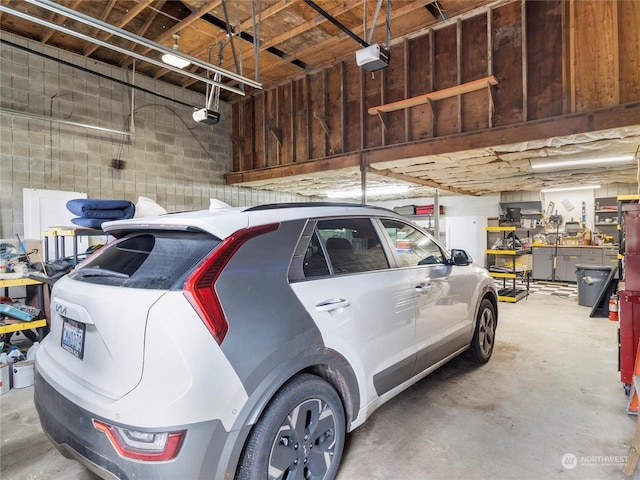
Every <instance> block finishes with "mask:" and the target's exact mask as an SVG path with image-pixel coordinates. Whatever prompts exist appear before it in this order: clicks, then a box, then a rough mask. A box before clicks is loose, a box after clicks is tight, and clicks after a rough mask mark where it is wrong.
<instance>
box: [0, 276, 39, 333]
mask: <svg viewBox="0 0 640 480" xmlns="http://www.w3.org/2000/svg"><path fill="white" fill-rule="evenodd" d="M28 285H35V286H36V287H37V289H38V309H39V310H40V316H39V318H36V319H34V320H31V321H30V322H24V321H20V320H17V319H13V318H11V317H8V318H7V319H5V320H4V321H3V322H2V323H0V335H1V334H5V333H12V332H18V331H21V330H31V329H36V330H37V331H38V335H39V337H40V339H42V338H44V336H45V335H46V327H47V319H46V317H45V304H44V302H45V299H44V282H42V281H40V280H36V279H32V278H27V277H22V278H12V279H0V289H2V292H3V295H4V296H5V297H8V296H9V288H12V287H25V286H28Z"/></svg>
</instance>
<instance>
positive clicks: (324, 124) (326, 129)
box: [313, 112, 330, 137]
mask: <svg viewBox="0 0 640 480" xmlns="http://www.w3.org/2000/svg"><path fill="white" fill-rule="evenodd" d="M313 118H315V119H316V120H318V121H319V122H320V125H321V126H322V129H323V130H324V134H325V135H326V136H327V137H328V136H329V133H330V132H329V125H327V116H326V115H325V114H324V113H318V112H313Z"/></svg>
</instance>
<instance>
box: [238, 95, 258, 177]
mask: <svg viewBox="0 0 640 480" xmlns="http://www.w3.org/2000/svg"><path fill="white" fill-rule="evenodd" d="M239 105H241V108H242V125H241V128H240V131H241V132H242V133H241V139H240V144H241V148H242V156H241V157H242V162H241V163H240V165H239V168H240V170H250V169H252V168H255V165H256V164H255V161H256V157H255V151H256V150H255V142H256V132H257V130H256V122H255V120H254V119H255V114H256V97H251V98H248V99H247V100H245V101H243V102H241V103H240V104H239Z"/></svg>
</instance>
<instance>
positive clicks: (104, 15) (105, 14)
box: [82, 0, 116, 57]
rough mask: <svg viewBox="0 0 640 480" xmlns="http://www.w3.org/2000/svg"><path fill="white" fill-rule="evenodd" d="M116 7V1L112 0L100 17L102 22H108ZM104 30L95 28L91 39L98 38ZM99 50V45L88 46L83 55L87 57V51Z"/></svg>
mask: <svg viewBox="0 0 640 480" xmlns="http://www.w3.org/2000/svg"><path fill="white" fill-rule="evenodd" d="M115 6H116V0H110V2H109V3H108V4H107V6H106V7H105V9H104V12H102V15H100V21H101V22H104V21H106V20H107V18H109V14H110V13H111V10H113V7H115ZM101 31H102V30H100V29H99V28H93V29H92V32H91V34H90V36H91V37H94V38H96V37H98V36H99V35H100V32H101ZM109 37H111V35H109ZM97 48H98V45H91V44H89V45H87V46H86V47H85V49H84V50H83V51H82V55H84V56H85V57H86V56H87V53H86V52H87V51H89V50H91V51H92V52H93V51H94V50H95V49H97Z"/></svg>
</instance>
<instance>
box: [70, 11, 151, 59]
mask: <svg viewBox="0 0 640 480" xmlns="http://www.w3.org/2000/svg"><path fill="white" fill-rule="evenodd" d="M152 3H153V0H144V1H141V2H139V3H138V4H137V5H136V6H135V7H133V8H132V9H131V10H129V11H128V12H127V14H126V15H125V16H124V17H122V18H121V19H120V21H119V22H118V23H117V24H116V27H118V28H122V27H124V26H125V25H127V24H128V23H129V22H130V21H131V20H133V19H134V18H135V17H137V16H138V15H139V14H140V13H142V11H143V10H144V9H145V8H147V7H148V6H149V5H151V4H152ZM156 15H157V14H156V13H155V12H154V14H153V15H150V17H155V16H156ZM104 20H106V19H103V21H104ZM147 28H148V27H147ZM145 31H146V29H145ZM138 35H140V36H141V37H142V36H144V32H142V33H140V32H138ZM112 36H113V35H112V34H111V33H108V34H106V35H105V36H104V37H103V36H100V40H102V41H105V42H106V41H107V40H109V39H110V38H111V37H112ZM98 48H100V46H99V45H90V46H88V47H87V48H85V49H84V50H83V51H82V55H84V56H85V57H88V56H89V55H91V54H92V53H93V52H95V51H96V50H97V49H98Z"/></svg>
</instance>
